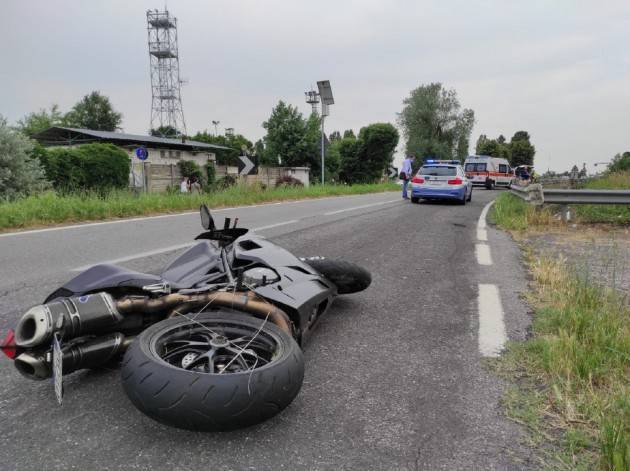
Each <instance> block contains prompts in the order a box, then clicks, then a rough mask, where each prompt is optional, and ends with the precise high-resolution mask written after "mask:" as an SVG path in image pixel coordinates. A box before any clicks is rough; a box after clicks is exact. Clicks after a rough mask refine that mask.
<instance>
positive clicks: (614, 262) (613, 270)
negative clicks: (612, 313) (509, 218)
mask: <svg viewBox="0 0 630 471" xmlns="http://www.w3.org/2000/svg"><path fill="white" fill-rule="evenodd" d="M523 241H524V242H525V243H526V244H527V245H528V246H530V247H531V248H532V249H533V250H534V251H535V252H536V253H538V254H540V255H542V256H545V257H549V258H552V259H558V258H561V259H563V260H565V261H566V263H567V266H568V267H569V269H570V270H574V271H575V273H576V275H577V276H578V277H579V278H580V279H584V280H587V281H589V282H590V283H593V284H597V285H601V286H607V287H609V288H613V289H615V290H618V291H620V292H623V293H629V294H630V230H629V229H627V228H615V227H612V226H604V227H601V226H600V227H596V226H591V227H588V226H569V227H568V228H567V229H566V230H561V231H553V232H547V233H532V234H529V235H525V236H524V237H523Z"/></svg>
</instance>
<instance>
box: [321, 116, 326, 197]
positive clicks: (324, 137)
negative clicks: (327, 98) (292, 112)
mask: <svg viewBox="0 0 630 471" xmlns="http://www.w3.org/2000/svg"><path fill="white" fill-rule="evenodd" d="M324 106H326V105H324V104H322V185H323V184H324V156H325V147H324V145H325V144H326V142H325V141H326V134H324V118H325V117H326V115H325V114H324Z"/></svg>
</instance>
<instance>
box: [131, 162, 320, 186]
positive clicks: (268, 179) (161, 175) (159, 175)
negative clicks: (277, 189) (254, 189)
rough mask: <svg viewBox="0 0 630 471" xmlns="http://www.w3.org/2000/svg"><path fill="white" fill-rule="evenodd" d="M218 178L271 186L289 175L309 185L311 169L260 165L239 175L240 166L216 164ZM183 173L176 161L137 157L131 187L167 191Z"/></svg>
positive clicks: (179, 179)
mask: <svg viewBox="0 0 630 471" xmlns="http://www.w3.org/2000/svg"><path fill="white" fill-rule="evenodd" d="M215 168H216V178H221V177H225V176H226V175H231V176H233V177H235V178H237V179H238V181H239V183H245V184H247V185H253V184H255V183H261V184H264V185H266V186H267V187H269V188H273V187H274V186H276V182H277V181H278V179H279V178H280V177H281V176H284V175H288V176H291V177H293V178H297V179H299V180H300V181H301V182H302V183H303V184H304V186H308V185H309V169H308V168H307V167H259V168H258V174H257V175H247V176H239V175H238V167H229V166H226V165H215ZM181 178H182V176H181V173H180V171H179V166H178V165H177V164H176V163H169V164H159V163H158V164H156V163H153V162H150V161H149V160H148V159H147V160H146V161H145V162H141V161H139V160H138V159H137V158H136V159H135V160H132V174H131V175H130V178H129V184H130V186H131V187H136V188H138V189H142V188H147V189H148V191H149V192H151V193H160V192H164V191H166V189H167V188H168V187H169V186H177V185H179V183H180V181H181Z"/></svg>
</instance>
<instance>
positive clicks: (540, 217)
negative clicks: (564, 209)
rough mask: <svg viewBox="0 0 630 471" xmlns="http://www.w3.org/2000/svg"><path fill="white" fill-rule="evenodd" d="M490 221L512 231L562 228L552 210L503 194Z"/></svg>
mask: <svg viewBox="0 0 630 471" xmlns="http://www.w3.org/2000/svg"><path fill="white" fill-rule="evenodd" d="M490 220H491V221H492V222H493V223H495V224H496V225H498V226H500V227H502V228H504V229H507V230H510V231H524V230H527V229H535V228H537V227H546V228H549V227H551V226H557V227H561V226H562V222H561V221H560V220H559V219H558V218H557V217H555V215H554V214H553V211H552V210H551V209H549V208H547V207H536V206H533V205H531V204H528V203H526V202H525V201H523V200H522V199H520V198H519V197H517V196H514V195H512V194H511V193H501V194H500V195H499V196H498V198H497V199H496V201H495V203H494V206H493V210H492V212H491V213H490Z"/></svg>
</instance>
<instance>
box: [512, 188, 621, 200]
mask: <svg viewBox="0 0 630 471" xmlns="http://www.w3.org/2000/svg"><path fill="white" fill-rule="evenodd" d="M510 192H511V193H512V194H513V195H516V196H518V197H519V198H521V199H523V200H525V201H527V202H528V203H531V204H535V205H541V204H630V190H559V189H555V188H554V189H544V188H543V187H542V185H540V184H532V185H527V186H520V185H512V186H510Z"/></svg>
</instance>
